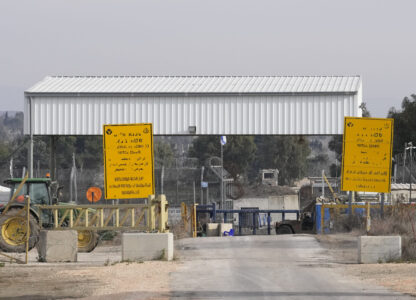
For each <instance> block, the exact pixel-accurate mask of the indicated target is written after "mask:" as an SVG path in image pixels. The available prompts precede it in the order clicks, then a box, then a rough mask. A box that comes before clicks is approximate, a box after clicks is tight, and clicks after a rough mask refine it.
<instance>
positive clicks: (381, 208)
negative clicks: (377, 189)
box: [380, 193, 385, 219]
mask: <svg viewBox="0 0 416 300" xmlns="http://www.w3.org/2000/svg"><path fill="white" fill-rule="evenodd" d="M384 195H385V194H384V193H381V202H380V217H381V218H382V219H384V197H385V196H384Z"/></svg>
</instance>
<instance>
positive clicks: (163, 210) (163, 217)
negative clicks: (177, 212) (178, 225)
mask: <svg viewBox="0 0 416 300" xmlns="http://www.w3.org/2000/svg"><path fill="white" fill-rule="evenodd" d="M159 199H160V218H159V232H168V231H169V230H167V226H166V224H167V222H168V202H167V201H166V196H165V195H159Z"/></svg>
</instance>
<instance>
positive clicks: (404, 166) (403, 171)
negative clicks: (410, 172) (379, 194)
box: [402, 143, 406, 183]
mask: <svg viewBox="0 0 416 300" xmlns="http://www.w3.org/2000/svg"><path fill="white" fill-rule="evenodd" d="M405 172H406V143H404V152H403V170H402V176H403V178H402V182H403V183H406V181H405V179H406V178H405V177H406V176H405Z"/></svg>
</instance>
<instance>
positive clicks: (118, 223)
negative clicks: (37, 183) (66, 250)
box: [36, 195, 169, 232]
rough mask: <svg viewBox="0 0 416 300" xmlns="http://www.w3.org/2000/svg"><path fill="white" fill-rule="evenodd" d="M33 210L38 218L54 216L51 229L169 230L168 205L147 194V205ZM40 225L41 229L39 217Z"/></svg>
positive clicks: (51, 207) (58, 206) (53, 207)
mask: <svg viewBox="0 0 416 300" xmlns="http://www.w3.org/2000/svg"><path fill="white" fill-rule="evenodd" d="M36 207H37V208H38V209H39V211H40V215H41V216H44V215H50V216H52V217H53V229H73V230H140V231H146V232H155V231H157V232H168V231H169V230H168V225H167V221H168V203H167V201H166V197H165V195H158V196H156V197H155V195H150V196H149V198H148V204H117V205H99V204H91V205H37V206H36ZM156 223H157V224H158V226H156ZM40 226H41V227H42V217H41V218H40Z"/></svg>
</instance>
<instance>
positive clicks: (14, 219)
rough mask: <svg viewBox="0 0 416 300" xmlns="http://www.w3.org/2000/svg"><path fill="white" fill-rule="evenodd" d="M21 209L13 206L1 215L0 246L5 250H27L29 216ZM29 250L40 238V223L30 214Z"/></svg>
mask: <svg viewBox="0 0 416 300" xmlns="http://www.w3.org/2000/svg"><path fill="white" fill-rule="evenodd" d="M20 212H21V209H17V208H11V209H10V210H9V211H8V212H7V213H6V214H5V215H4V216H2V217H0V228H1V234H0V248H1V249H2V250H3V251H5V252H25V251H26V236H27V225H26V224H27V217H26V216H25V213H23V212H22V213H21V214H19V213H20ZM29 225H30V227H29V233H30V236H29V250H30V249H32V248H33V247H35V246H36V244H37V242H38V240H39V224H38V221H37V220H36V218H35V217H34V216H33V215H32V214H30V218H29Z"/></svg>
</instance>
